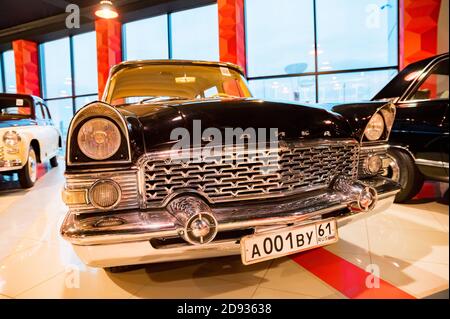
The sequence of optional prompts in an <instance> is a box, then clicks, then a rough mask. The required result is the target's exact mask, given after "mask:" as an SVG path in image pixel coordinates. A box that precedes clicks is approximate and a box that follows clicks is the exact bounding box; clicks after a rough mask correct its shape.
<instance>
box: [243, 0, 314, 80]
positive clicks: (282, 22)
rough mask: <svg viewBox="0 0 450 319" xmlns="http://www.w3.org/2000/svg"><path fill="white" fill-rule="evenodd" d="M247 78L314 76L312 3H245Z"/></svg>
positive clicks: (281, 0)
mask: <svg viewBox="0 0 450 319" xmlns="http://www.w3.org/2000/svg"><path fill="white" fill-rule="evenodd" d="M246 14H247V16H246V36H247V59H248V75H249V76H250V77H255V76H263V75H279V74H291V73H304V72H314V14H313V1H311V0H279V1H273V0H247V1H246Z"/></svg>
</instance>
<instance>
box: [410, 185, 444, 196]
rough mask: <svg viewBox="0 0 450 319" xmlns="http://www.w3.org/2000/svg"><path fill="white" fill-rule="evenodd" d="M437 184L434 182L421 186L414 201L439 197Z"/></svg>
mask: <svg viewBox="0 0 450 319" xmlns="http://www.w3.org/2000/svg"><path fill="white" fill-rule="evenodd" d="M439 196H440V194H439V183H436V182H428V181H427V182H425V183H424V184H423V186H422V189H421V190H420V192H419V193H418V194H417V195H416V196H415V197H414V199H423V198H436V197H439Z"/></svg>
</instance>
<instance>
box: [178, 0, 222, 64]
mask: <svg viewBox="0 0 450 319" xmlns="http://www.w3.org/2000/svg"><path fill="white" fill-rule="evenodd" d="M217 10H218V9H217V4H213V5H209V6H204V7H200V8H195V9H191V10H184V11H179V12H176V13H173V14H171V27H172V58H174V59H187V60H207V61H218V60H219V22H218V12H217Z"/></svg>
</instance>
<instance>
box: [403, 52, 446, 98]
mask: <svg viewBox="0 0 450 319" xmlns="http://www.w3.org/2000/svg"><path fill="white" fill-rule="evenodd" d="M448 85H449V83H448V59H446V60H443V61H441V62H439V63H438V64H437V65H436V66H435V67H434V68H433V69H432V70H431V72H430V74H429V75H428V76H427V78H426V79H425V80H424V81H423V82H422V84H420V86H419V88H418V89H417V90H416V92H414V94H412V95H411V97H410V98H409V100H438V99H448V95H449V94H448V90H449V88H448Z"/></svg>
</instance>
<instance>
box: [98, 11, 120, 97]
mask: <svg viewBox="0 0 450 319" xmlns="http://www.w3.org/2000/svg"><path fill="white" fill-rule="evenodd" d="M121 26H122V24H121V23H120V22H119V21H117V20H114V19H110V20H108V19H97V20H95V32H96V34H97V71H98V95H99V98H101V97H102V95H103V90H104V89H105V85H106V81H107V80H108V75H109V70H110V68H111V67H112V66H114V65H115V64H117V63H119V62H121V61H122V37H121Z"/></svg>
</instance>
